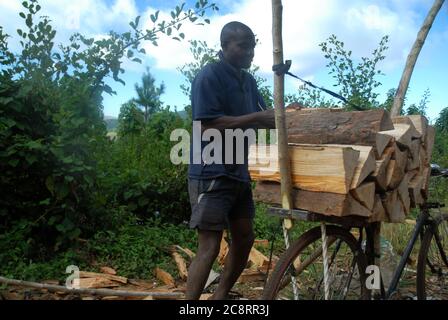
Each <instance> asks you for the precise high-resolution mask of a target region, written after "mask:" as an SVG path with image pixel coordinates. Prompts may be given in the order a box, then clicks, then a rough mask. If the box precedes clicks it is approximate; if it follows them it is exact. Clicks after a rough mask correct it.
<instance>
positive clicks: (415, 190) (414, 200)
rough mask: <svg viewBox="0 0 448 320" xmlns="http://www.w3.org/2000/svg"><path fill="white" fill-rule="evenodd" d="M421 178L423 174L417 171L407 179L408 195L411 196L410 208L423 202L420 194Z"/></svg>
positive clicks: (421, 187)
mask: <svg viewBox="0 0 448 320" xmlns="http://www.w3.org/2000/svg"><path fill="white" fill-rule="evenodd" d="M423 180H424V179H423V175H422V174H421V173H418V174H416V175H415V176H414V177H413V178H412V179H411V180H410V181H409V196H410V197H411V207H412V208H416V207H417V206H419V205H420V204H423V202H424V199H423V196H422V189H423Z"/></svg>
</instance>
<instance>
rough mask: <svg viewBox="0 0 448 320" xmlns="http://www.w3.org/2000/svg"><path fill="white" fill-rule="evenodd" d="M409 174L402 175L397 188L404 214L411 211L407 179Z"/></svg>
mask: <svg viewBox="0 0 448 320" xmlns="http://www.w3.org/2000/svg"><path fill="white" fill-rule="evenodd" d="M410 177H411V174H410V173H406V174H405V175H404V176H403V179H402V180H401V182H400V185H399V186H398V188H397V191H398V197H399V198H400V201H401V203H402V204H403V209H404V212H405V214H406V215H408V214H409V213H410V212H411V198H410V197H409V180H410Z"/></svg>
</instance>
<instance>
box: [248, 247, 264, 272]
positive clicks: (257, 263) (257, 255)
mask: <svg viewBox="0 0 448 320" xmlns="http://www.w3.org/2000/svg"><path fill="white" fill-rule="evenodd" d="M248 261H249V262H250V263H251V266H250V268H259V267H262V266H263V265H264V264H265V263H267V262H269V259H268V258H267V257H266V256H265V255H264V254H262V253H261V252H260V251H258V250H257V249H255V248H254V247H252V249H251V250H250V253H249V259H248Z"/></svg>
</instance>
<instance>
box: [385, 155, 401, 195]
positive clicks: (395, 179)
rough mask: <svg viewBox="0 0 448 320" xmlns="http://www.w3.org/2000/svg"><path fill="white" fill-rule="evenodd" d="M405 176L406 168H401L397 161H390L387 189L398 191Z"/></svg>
mask: <svg viewBox="0 0 448 320" xmlns="http://www.w3.org/2000/svg"><path fill="white" fill-rule="evenodd" d="M404 175H405V168H404V167H400V166H399V165H398V164H397V161H396V160H390V161H389V165H388V166H387V189H389V190H391V189H396V188H397V187H398V185H399V184H400V182H401V180H402V179H403V177H404Z"/></svg>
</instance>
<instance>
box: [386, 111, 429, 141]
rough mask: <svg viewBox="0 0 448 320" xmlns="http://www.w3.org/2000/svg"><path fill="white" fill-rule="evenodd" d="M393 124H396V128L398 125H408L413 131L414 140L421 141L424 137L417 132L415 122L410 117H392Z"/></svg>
mask: <svg viewBox="0 0 448 320" xmlns="http://www.w3.org/2000/svg"><path fill="white" fill-rule="evenodd" d="M392 122H393V123H394V126H395V125H396V124H407V125H409V126H410V128H409V130H410V131H411V133H410V134H411V137H412V138H413V139H420V138H421V137H422V133H421V132H420V131H418V130H417V128H416V127H415V125H414V121H412V120H411V118H409V117H408V116H401V117H392Z"/></svg>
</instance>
